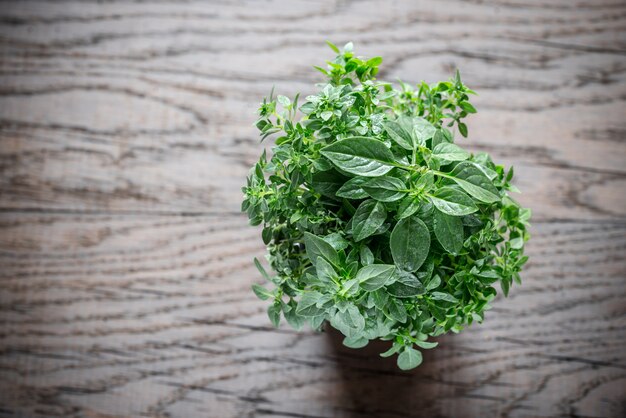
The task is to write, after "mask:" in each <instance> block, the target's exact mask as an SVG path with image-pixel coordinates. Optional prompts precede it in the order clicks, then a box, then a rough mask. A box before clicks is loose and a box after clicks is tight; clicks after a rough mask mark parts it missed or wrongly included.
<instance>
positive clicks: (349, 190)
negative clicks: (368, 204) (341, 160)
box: [336, 177, 369, 200]
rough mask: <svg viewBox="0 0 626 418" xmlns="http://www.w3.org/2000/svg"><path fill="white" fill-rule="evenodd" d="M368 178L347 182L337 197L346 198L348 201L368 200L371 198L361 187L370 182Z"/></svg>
mask: <svg viewBox="0 0 626 418" xmlns="http://www.w3.org/2000/svg"><path fill="white" fill-rule="evenodd" d="M368 180H369V178H367V177H354V178H351V179H350V180H348V181H346V182H345V183H344V184H343V186H341V187H340V188H339V189H338V190H337V193H336V196H339V197H345V198H346V199H354V200H357V199H366V198H367V197H369V196H368V195H367V193H365V190H363V188H362V187H361V186H362V185H363V183H365V182H366V181H368Z"/></svg>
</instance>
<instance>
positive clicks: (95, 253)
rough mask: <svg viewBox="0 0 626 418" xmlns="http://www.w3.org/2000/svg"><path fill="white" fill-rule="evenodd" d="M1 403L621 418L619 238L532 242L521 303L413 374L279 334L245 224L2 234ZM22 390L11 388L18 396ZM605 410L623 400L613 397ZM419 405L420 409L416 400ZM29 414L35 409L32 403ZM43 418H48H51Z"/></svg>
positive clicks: (443, 347)
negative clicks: (258, 287)
mask: <svg viewBox="0 0 626 418" xmlns="http://www.w3.org/2000/svg"><path fill="white" fill-rule="evenodd" d="M0 230H2V233H1V234H0V264H2V266H3V269H2V271H1V272H0V281H1V283H2V286H1V288H0V289H1V290H0V312H1V316H2V318H3V323H2V326H1V327H0V370H1V373H2V375H3V376H4V377H5V379H2V380H1V382H0V393H1V394H3V395H1V397H2V398H3V399H4V401H3V402H2V403H3V404H4V405H5V409H6V408H7V407H8V410H9V411H13V412H14V413H21V414H25V415H32V416H35V415H38V414H39V415H54V414H65V413H69V412H68V411H73V412H72V414H75V415H78V414H83V415H88V414H93V415H94V416H96V415H97V414H112V415H127V414H132V415H141V414H147V415H153V416H165V415H167V414H170V415H172V416H197V415H204V416H222V417H224V416H247V415H250V416H254V415H258V416H265V415H278V416H280V415H281V414H282V415H286V416H323V417H326V416H328V417H330V416H338V415H349V414H354V416H383V415H384V416H404V414H405V412H406V411H409V410H410V411H420V414H423V415H424V416H455V415H456V413H455V411H456V410H457V409H456V408H458V404H459V403H460V402H462V403H463V405H464V408H467V409H466V413H467V415H468V416H504V415H507V416H512V417H516V416H528V415H533V416H561V415H568V414H573V415H576V416H617V415H619V411H620V408H621V407H622V406H621V404H619V403H614V402H613V401H611V399H613V400H617V399H619V398H620V396H621V395H623V393H621V394H620V393H619V392H614V391H613V389H612V388H614V387H615V385H623V384H624V382H625V381H626V356H625V354H626V353H625V352H624V350H623V346H624V344H625V343H626V309H625V306H626V285H625V283H624V280H623V277H624V274H625V273H626V266H625V265H624V260H623V253H624V250H625V249H626V227H625V225H624V224H623V223H617V224H611V223H591V224H581V223H540V224H537V225H535V226H533V230H532V233H533V240H532V241H531V242H530V247H529V254H530V256H531V261H530V263H529V265H528V269H527V270H526V272H525V274H524V276H523V280H524V283H523V285H522V286H521V287H515V288H514V289H513V291H512V292H511V293H512V294H511V296H510V297H509V298H508V299H503V298H499V299H498V300H497V301H495V302H494V303H493V306H494V309H493V310H492V311H491V312H490V313H488V314H487V320H486V322H485V323H484V324H482V325H479V326H474V327H472V328H471V329H468V330H466V331H465V332H464V333H462V334H459V335H451V336H445V337H442V338H439V341H440V347H438V348H437V349H436V350H433V351H431V352H428V353H426V354H425V362H424V365H423V366H421V367H420V368H418V369H417V370H416V371H415V372H412V373H410V374H405V373H401V372H399V371H398V370H396V369H395V364H394V360H393V359H380V358H378V356H377V353H378V352H380V351H381V350H382V349H384V347H385V345H384V344H374V347H368V348H366V349H364V350H357V351H354V350H348V349H345V348H342V347H341V340H340V338H338V337H337V335H335V334H334V333H331V334H316V333H313V332H311V331H304V332H300V333H298V332H295V331H293V330H291V329H290V328H288V327H287V326H285V325H283V326H281V328H279V329H277V330H275V329H273V328H272V327H271V326H269V321H268V319H267V317H266V315H265V313H264V309H265V303H264V302H261V301H259V300H256V299H255V297H254V295H253V294H252V293H251V292H250V290H249V286H250V284H251V283H253V282H255V281H258V280H259V278H258V273H257V272H256V270H255V269H254V267H253V265H252V262H251V259H252V257H254V256H257V257H261V256H262V255H263V251H264V250H263V246H262V243H261V242H260V239H259V237H258V230H255V229H253V228H249V227H248V226H247V225H246V221H245V219H244V218H243V217H241V216H238V217H219V216H198V217H173V216H160V217H157V216H153V217H148V218H146V217H145V216H114V217H111V216H108V215H80V216H78V215H36V214H32V215H25V214H21V215H13V214H3V215H1V216H0ZM15 380H18V381H20V382H21V383H20V385H19V386H16V385H14V384H13V383H11V382H13V381H15ZM598 393H604V394H605V396H606V394H611V393H613V397H609V398H608V399H607V398H606V397H602V396H600V395H598ZM416 394H420V396H416ZM33 399H38V401H37V402H35V403H33V402H32V400H33ZM42 411H43V412H42Z"/></svg>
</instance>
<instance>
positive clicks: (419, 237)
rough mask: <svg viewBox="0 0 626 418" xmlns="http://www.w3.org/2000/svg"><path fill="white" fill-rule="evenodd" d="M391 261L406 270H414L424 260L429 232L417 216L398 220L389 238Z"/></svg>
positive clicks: (426, 253) (428, 245)
mask: <svg viewBox="0 0 626 418" xmlns="http://www.w3.org/2000/svg"><path fill="white" fill-rule="evenodd" d="M389 245H390V247H391V255H392V257H393V261H394V262H395V263H396V265H397V266H398V267H400V268H401V269H403V270H406V271H416V270H417V269H419V268H420V266H421V265H422V264H423V263H424V260H426V257H427V256H428V251H429V250H430V233H429V232H428V228H427V227H426V225H425V224H424V222H423V221H422V220H421V219H419V218H418V217H417V216H411V217H409V218H405V219H402V220H401V221H399V222H398V223H397V224H396V226H395V227H394V228H393V231H392V232H391V237H390V240H389Z"/></svg>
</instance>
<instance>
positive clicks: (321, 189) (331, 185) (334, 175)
mask: <svg viewBox="0 0 626 418" xmlns="http://www.w3.org/2000/svg"><path fill="white" fill-rule="evenodd" d="M347 179H348V178H347V177H346V176H344V175H343V174H341V173H339V172H338V171H337V170H334V169H333V170H328V171H319V172H317V173H315V174H313V179H312V180H313V182H312V183H311V186H312V187H313V189H314V190H315V191H316V192H318V193H320V194H323V195H324V196H328V197H335V195H336V193H337V190H339V188H340V187H341V186H342V185H343V184H344V183H345V182H346V180H347ZM292 184H293V183H292Z"/></svg>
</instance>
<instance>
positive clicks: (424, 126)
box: [413, 118, 437, 145]
mask: <svg viewBox="0 0 626 418" xmlns="http://www.w3.org/2000/svg"><path fill="white" fill-rule="evenodd" d="M435 132H437V128H435V127H434V126H433V125H432V124H431V123H430V122H428V121H427V120H426V119H422V118H415V120H414V121H413V133H414V134H415V138H416V140H417V143H418V144H419V145H424V144H426V141H427V140H429V139H430V138H432V137H433V136H434V135H435Z"/></svg>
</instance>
